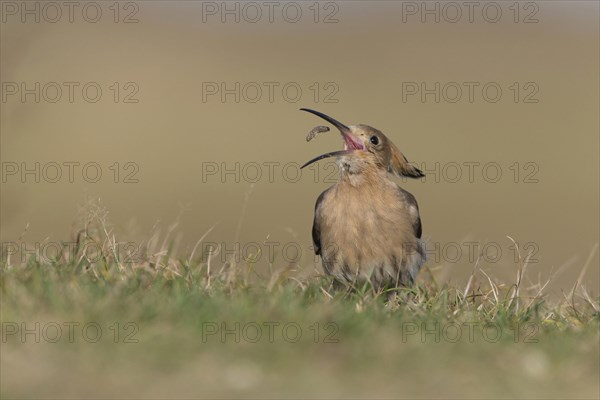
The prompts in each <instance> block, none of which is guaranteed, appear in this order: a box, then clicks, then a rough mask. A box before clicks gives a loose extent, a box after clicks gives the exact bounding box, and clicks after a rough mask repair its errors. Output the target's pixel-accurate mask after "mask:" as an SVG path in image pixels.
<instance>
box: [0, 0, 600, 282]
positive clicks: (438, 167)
mask: <svg viewBox="0 0 600 400" xmlns="http://www.w3.org/2000/svg"><path fill="white" fill-rule="evenodd" d="M475 3H476V4H475V5H474V6H473V7H472V8H470V7H468V6H465V5H464V4H463V3H444V2H391V1H385V2H366V1H348V2H345V1H344V2H343V1H338V2H320V3H315V2H275V3H273V5H268V4H264V3H263V2H225V3H223V2H195V1H181V2H166V1H137V2H120V3H113V2H97V3H92V4H91V5H90V3H87V2H75V5H74V6H73V8H72V9H70V8H68V7H67V6H64V5H61V3H53V4H54V5H52V4H51V5H49V6H48V5H46V3H44V2H4V1H3V2H2V24H1V31H0V33H1V41H0V51H1V61H0V77H1V82H2V103H1V111H0V119H1V122H0V129H1V135H0V138H1V150H0V156H1V160H2V190H1V196H0V199H1V207H0V210H1V214H2V215H1V217H2V218H1V219H2V225H1V229H0V234H1V237H2V242H3V243H6V242H15V243H17V242H18V243H21V242H23V243H25V242H26V243H29V244H30V246H34V245H35V243H38V244H40V243H41V244H43V243H47V242H51V241H55V242H60V241H69V240H73V234H74V232H75V231H76V230H77V229H79V228H80V226H78V223H79V222H78V221H79V217H78V216H79V213H80V210H81V208H82V207H83V206H85V204H86V203H87V202H89V201H90V199H92V200H94V201H98V199H99V200H100V202H101V204H102V205H103V206H104V207H106V209H107V210H108V211H109V216H108V220H109V222H110V223H111V224H112V225H111V226H112V227H113V228H114V229H115V231H116V232H118V234H117V237H118V239H119V240H120V241H123V242H128V241H132V242H136V243H138V242H141V241H143V240H145V239H146V238H148V237H149V236H151V235H152V232H154V230H156V229H162V230H163V231H166V230H168V229H169V227H170V226H171V225H172V224H173V223H176V222H177V223H178V224H177V226H176V227H175V228H174V236H176V237H178V240H179V241H178V243H179V247H178V251H180V252H181V253H182V254H189V252H190V251H191V249H192V248H193V246H194V245H195V244H196V242H197V241H198V240H199V239H200V238H201V237H202V235H204V234H205V233H206V232H207V231H209V230H210V229H211V227H213V226H214V229H212V230H211V231H210V232H209V234H208V235H207V236H206V238H205V242H206V241H208V242H212V243H218V244H223V245H224V246H229V247H228V249H229V250H230V251H234V250H236V246H238V247H239V249H240V253H241V254H242V255H251V254H254V253H257V250H256V249H257V248H259V249H260V252H261V254H262V259H261V260H260V262H259V263H260V264H261V265H263V266H264V265H267V264H268V263H269V262H270V261H273V260H274V263H275V265H278V266H279V265H280V266H285V265H287V264H290V263H291V264H294V265H297V266H299V267H301V268H305V269H306V270H307V271H308V272H311V273H312V272H313V271H314V269H315V259H314V256H313V255H312V253H311V252H312V250H311V238H310V228H311V224H312V215H313V208H314V203H315V200H316V198H317V196H318V195H319V194H320V193H321V192H322V191H323V190H325V189H326V188H327V187H328V186H330V185H331V184H332V183H333V182H334V181H335V178H336V176H337V175H336V174H337V172H336V171H335V169H334V165H333V164H332V162H331V160H329V162H327V161H324V162H321V163H320V164H318V165H316V166H314V167H313V168H312V169H307V170H303V171H302V172H301V175H299V174H300V171H299V168H298V167H299V165H302V163H304V162H305V161H307V160H308V159H310V158H312V157H314V156H317V155H319V154H322V153H324V152H326V151H332V150H337V149H340V148H341V146H342V143H341V140H340V138H339V136H338V135H337V133H334V132H333V131H332V132H329V133H324V134H322V135H321V136H319V137H318V138H317V139H316V140H314V141H311V142H310V143H307V142H306V140H305V136H306V134H307V133H308V131H309V130H310V129H311V128H312V127H314V126H316V125H321V124H323V121H321V120H319V119H317V118H316V117H314V116H312V115H309V114H306V113H303V112H301V111H299V110H298V109H299V108H300V107H308V108H313V109H316V110H319V111H322V112H324V113H327V114H329V115H331V116H333V117H334V118H336V119H339V120H340V121H342V122H344V123H346V124H357V123H363V124H368V125H372V126H374V127H376V128H378V129H380V130H382V131H383V132H384V133H385V134H387V135H388V136H389V137H390V138H391V139H392V140H393V141H394V142H395V143H396V144H397V145H398V146H399V147H400V149H401V150H402V151H403V152H404V154H405V155H406V156H407V157H408V159H409V160H410V161H412V162H415V163H416V164H417V165H418V166H420V168H421V169H423V170H424V172H425V173H426V174H427V178H426V179H425V180H423V181H419V180H406V181H403V180H400V179H398V182H399V183H400V184H401V185H402V186H403V187H404V188H406V189H407V190H409V191H410V192H412V193H413V194H414V195H415V196H416V198H417V200H418V201H419V205H420V208H421V215H422V220H423V226H424V238H426V239H427V240H428V248H429V251H430V261H429V263H428V265H429V267H430V268H431V269H432V271H434V272H435V273H436V274H437V276H438V277H439V279H440V280H442V281H450V282H452V281H455V282H458V283H460V284H464V282H465V281H466V279H467V277H468V274H469V273H470V271H471V269H472V268H473V265H474V264H475V259H476V258H477V257H476V256H477V254H482V255H483V256H482V257H483V258H482V259H481V263H480V265H481V266H482V267H483V268H486V269H487V270H491V271H493V273H494V276H495V277H498V278H500V279H504V278H506V279H510V280H511V281H514V274H515V272H516V263H515V254H516V253H515V250H514V247H513V244H512V242H511V240H510V239H509V238H507V236H510V237H511V238H513V239H514V240H515V241H517V242H518V243H519V246H520V249H521V252H522V254H523V255H525V254H527V253H531V254H532V255H531V258H532V260H531V264H530V265H529V268H530V269H529V271H530V272H531V274H532V280H534V281H536V280H537V279H538V277H539V279H540V280H544V279H546V278H547V277H549V276H550V275H551V274H553V273H554V274H555V279H554V280H553V283H552V285H554V286H553V287H554V289H555V290H557V291H558V290H559V289H569V288H571V287H572V285H573V283H574V282H575V280H576V278H577V276H578V275H579V274H580V272H581V270H582V268H583V267H584V265H585V264H586V262H587V263H588V266H589V267H588V270H587V273H586V276H585V282H584V283H585V285H586V286H587V287H588V288H589V289H591V290H592V291H593V292H594V293H596V294H597V291H598V288H599V286H598V281H599V272H598V270H599V269H598V254H597V252H594V250H593V249H594V246H596V245H597V243H598V242H599V226H598V221H599V215H598V204H599V181H600V180H599V151H598V149H599V135H598V132H599V117H598V109H599V106H600V104H599V83H600V82H599V78H598V71H599V53H598V51H599V50H598V49H599V28H598V26H599V24H598V3H597V2H589V1H580V2H572V1H569V2H567V1H564V2H561V1H552V2H550V1H547V2H519V3H513V2H498V3H486V2H475ZM57 4H58V5H57ZM26 227H27V228H26ZM157 227H158V228H157ZM25 230H26V233H25V234H24V235H23V232H24V231H25ZM236 243H237V245H236ZM269 258H270V259H271V260H269ZM316 268H317V271H319V270H320V267H319V266H318V264H317V267H316Z"/></svg>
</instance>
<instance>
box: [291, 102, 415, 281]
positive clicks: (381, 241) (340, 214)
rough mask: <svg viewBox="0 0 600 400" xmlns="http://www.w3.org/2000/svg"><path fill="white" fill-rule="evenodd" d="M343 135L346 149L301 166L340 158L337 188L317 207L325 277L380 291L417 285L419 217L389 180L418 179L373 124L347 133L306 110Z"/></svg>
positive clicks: (317, 243) (317, 242)
mask: <svg viewBox="0 0 600 400" xmlns="http://www.w3.org/2000/svg"><path fill="white" fill-rule="evenodd" d="M301 110H302V111H306V112H309V113H312V114H314V115H317V116H319V117H321V118H323V119H324V120H326V121H327V122H329V123H330V124H332V125H333V126H335V127H336V128H337V129H339V131H340V133H341V135H342V138H343V139H344V150H341V151H334V152H330V153H326V154H323V155H321V156H319V157H316V158H314V159H312V160H310V161H308V162H307V163H306V164H304V165H303V166H302V168H304V167H306V166H308V165H310V164H312V163H313V162H315V161H318V160H321V159H323V158H327V157H337V164H338V166H339V168H340V176H339V180H338V182H337V183H336V184H335V185H333V186H331V187H330V188H328V189H327V190H325V191H324V192H323V193H321V195H320V196H319V198H318V199H317V203H316V205H315V211H314V213H315V214H314V220H313V227H312V238H313V245H314V249H315V253H316V254H317V255H319V256H320V257H321V261H322V264H323V269H324V271H325V273H326V274H328V275H331V276H332V277H333V278H334V282H335V283H337V284H342V285H343V286H346V287H352V288H358V287H361V285H363V284H365V283H370V284H371V285H372V287H373V289H375V290H385V289H389V288H398V287H403V286H411V285H413V283H414V281H415V278H416V276H417V273H418V272H419V270H420V268H421V266H422V265H423V263H424V262H425V259H426V256H425V246H424V243H423V242H422V241H421V233H422V226H421V218H420V215H419V206H418V205H417V201H416V200H415V197H414V196H413V195H412V194H410V193H409V192H407V191H406V190H404V189H402V188H401V187H400V186H398V185H397V184H396V183H395V182H394V181H392V180H391V179H390V177H389V176H388V174H390V173H391V174H395V175H397V176H406V177H410V178H420V177H423V176H424V174H423V173H422V172H421V171H420V170H419V169H418V168H416V167H414V166H413V165H411V164H409V162H408V161H407V159H406V157H404V155H403V154H402V153H401V152H400V150H399V149H398V147H396V145H394V143H392V142H391V141H390V139H388V138H387V136H385V135H384V134H383V133H382V132H381V131H379V130H377V129H375V128H373V127H371V126H368V125H351V126H346V125H344V124H342V123H341V122H339V121H337V120H335V119H333V118H331V117H330V116H328V115H325V114H323V113H320V112H318V111H314V110H310V109H306V108H302V109H301Z"/></svg>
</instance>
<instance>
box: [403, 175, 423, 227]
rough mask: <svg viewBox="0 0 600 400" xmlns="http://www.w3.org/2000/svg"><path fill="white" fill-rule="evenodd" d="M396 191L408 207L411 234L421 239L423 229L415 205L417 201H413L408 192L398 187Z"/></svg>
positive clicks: (413, 198)
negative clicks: (411, 228)
mask: <svg viewBox="0 0 600 400" xmlns="http://www.w3.org/2000/svg"><path fill="white" fill-rule="evenodd" d="M398 191H399V193H400V196H401V197H402V198H403V199H404V201H405V202H406V204H407V205H408V210H409V214H410V218H411V223H412V227H413V232H414V234H415V236H416V237H417V238H419V239H421V234H422V233H423V227H422V225H421V216H420V215H419V205H418V204H417V199H415V196H413V195H412V194H411V193H410V192H408V191H406V190H404V189H402V188H401V187H400V186H398Z"/></svg>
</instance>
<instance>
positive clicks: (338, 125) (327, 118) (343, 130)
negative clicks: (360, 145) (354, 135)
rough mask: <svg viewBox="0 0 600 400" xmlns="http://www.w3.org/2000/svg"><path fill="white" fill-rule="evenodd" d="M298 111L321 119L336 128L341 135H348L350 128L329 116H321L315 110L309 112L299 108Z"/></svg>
mask: <svg viewBox="0 0 600 400" xmlns="http://www.w3.org/2000/svg"><path fill="white" fill-rule="evenodd" d="M300 110H302V111H306V112H309V113H311V114H314V115H316V116H317V117H321V118H323V119H324V120H325V121H327V122H329V123H330V124H331V125H333V126H335V127H336V128H338V129H339V130H340V132H341V133H342V134H348V133H350V128H348V127H347V126H346V125H344V124H342V123H341V122H340V121H338V120H336V119H333V118H331V117H330V116H329V115H326V114H323V113H322V112H318V111H315V110H311V109H310V108H301V109H300Z"/></svg>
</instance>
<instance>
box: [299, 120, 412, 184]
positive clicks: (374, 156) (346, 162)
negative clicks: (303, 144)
mask: <svg viewBox="0 0 600 400" xmlns="http://www.w3.org/2000/svg"><path fill="white" fill-rule="evenodd" d="M301 110H302V111H306V112H309V113H311V114H315V115H317V116H319V117H321V118H323V119H324V120H326V121H327V122H329V123H330V124H332V125H333V126H335V127H336V128H337V129H338V130H339V131H340V133H341V135H342V138H343V139H344V150H340V151H333V152H330V153H325V154H323V155H321V156H319V157H316V158H313V159H312V160H310V161H308V162H307V163H306V164H304V165H303V166H302V168H304V167H306V166H308V165H310V164H312V163H313V162H315V161H318V160H321V159H323V158H327V157H336V156H337V157H339V163H340V165H341V167H342V168H343V169H345V170H347V171H348V172H350V173H361V172H362V171H364V169H365V168H370V167H376V168H379V169H383V170H386V171H388V172H390V173H393V174H396V175H398V176H407V177H410V178H420V177H422V176H424V174H423V173H422V172H421V170H419V169H418V168H416V167H415V166H413V165H411V164H410V163H409V162H408V160H407V159H406V157H404V155H403V154H402V153H401V152H400V150H399V149H398V147H396V145H395V144H394V143H392V141H391V140H390V139H388V137H387V136H385V135H384V134H383V132H381V131H380V130H377V129H375V128H373V127H371V126H368V125H350V126H346V125H344V124H342V123H341V122H339V121H337V120H335V119H333V118H331V117H330V116H328V115H325V114H323V113H320V112H318V111H315V110H310V109H308V108H301Z"/></svg>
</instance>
